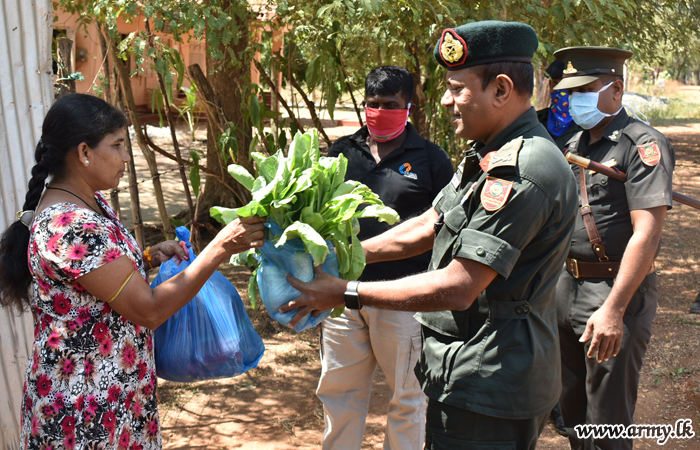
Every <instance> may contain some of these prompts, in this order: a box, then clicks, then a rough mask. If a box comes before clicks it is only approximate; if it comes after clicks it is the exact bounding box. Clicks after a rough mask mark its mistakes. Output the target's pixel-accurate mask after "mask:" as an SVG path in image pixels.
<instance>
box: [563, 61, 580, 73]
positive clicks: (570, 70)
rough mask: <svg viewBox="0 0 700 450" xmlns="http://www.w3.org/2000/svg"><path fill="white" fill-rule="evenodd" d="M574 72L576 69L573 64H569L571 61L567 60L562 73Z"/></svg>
mask: <svg viewBox="0 0 700 450" xmlns="http://www.w3.org/2000/svg"><path fill="white" fill-rule="evenodd" d="M576 72H578V70H576V69H575V68H574V65H573V64H571V61H569V64H568V65H567V66H566V70H565V71H564V73H576Z"/></svg>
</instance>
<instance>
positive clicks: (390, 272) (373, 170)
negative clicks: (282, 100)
mask: <svg viewBox="0 0 700 450" xmlns="http://www.w3.org/2000/svg"><path fill="white" fill-rule="evenodd" d="M406 129H407V130H408V135H407V136H406V140H405V141H404V143H403V145H402V146H401V147H399V148H397V149H395V150H394V151H392V152H391V153H389V154H388V155H386V156H385V157H384V159H382V160H381V161H380V162H379V163H377V162H376V160H375V159H374V156H373V155H372V152H371V150H370V148H369V146H368V145H367V136H368V132H367V126H364V127H362V128H361V129H360V130H358V131H357V132H356V133H355V134H352V135H350V136H343V137H341V138H340V139H338V140H337V141H336V142H335V143H334V144H333V145H332V146H331V148H330V149H329V150H328V156H338V155H339V154H341V153H342V154H343V155H344V156H345V157H346V158H347V159H348V170H347V172H346V174H345V179H346V180H356V181H359V182H361V183H364V184H366V185H367V186H368V187H369V188H370V189H372V191H373V192H374V193H376V194H377V195H378V196H379V198H380V199H382V201H383V202H384V204H385V205H387V206H389V207H391V208H394V209H395V210H396V212H397V213H399V216H400V217H401V220H402V221H405V220H407V219H410V218H412V217H414V216H418V215H420V214H422V213H423V212H425V211H427V210H428V209H429V208H430V207H431V204H432V201H433V199H434V198H435V196H436V195H437V194H438V193H439V192H440V190H441V189H442V188H443V187H444V186H445V185H446V184H447V183H448V182H449V181H450V179H451V178H452V175H453V174H454V169H453V167H452V162H451V161H450V158H449V157H448V156H447V153H445V151H444V150H443V149H442V148H440V146H438V145H436V144H433V143H432V142H430V141H428V140H426V139H424V138H422V137H421V136H420V135H419V134H418V132H417V131H416V129H415V128H414V127H413V125H412V124H410V123H408V124H407V125H406ZM389 228H390V226H389V225H388V224H387V223H385V222H379V221H378V220H377V219H375V218H366V219H360V233H359V234H358V237H359V239H360V240H364V239H369V238H371V237H374V236H377V235H379V234H381V233H383V232H384V231H386V230H388V229H389ZM429 262H430V252H426V253H424V254H422V255H418V256H414V257H411V258H407V259H404V260H398V261H391V262H381V263H375V264H368V265H367V267H366V268H365V270H364V272H363V273H362V276H361V277H360V280H362V281H374V280H394V279H397V278H402V277H404V276H408V275H413V274H416V273H420V272H425V270H426V269H427V268H428V263H429Z"/></svg>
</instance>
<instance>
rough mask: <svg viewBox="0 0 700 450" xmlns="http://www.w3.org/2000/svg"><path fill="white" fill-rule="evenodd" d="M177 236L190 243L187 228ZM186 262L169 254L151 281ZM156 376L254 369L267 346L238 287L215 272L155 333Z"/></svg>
mask: <svg viewBox="0 0 700 450" xmlns="http://www.w3.org/2000/svg"><path fill="white" fill-rule="evenodd" d="M175 234H176V235H177V237H178V239H180V240H181V241H184V242H189V239H190V232H189V231H188V230H187V228H185V227H177V229H176V230H175ZM189 253H190V259H189V261H182V262H180V263H179V264H178V262H179V260H178V259H177V258H175V257H174V258H172V259H170V260H169V261H166V262H164V263H162V264H161V265H160V271H159V273H158V276H156V278H155V279H154V280H153V283H151V288H155V287H156V286H158V285H159V284H161V283H163V282H164V281H166V280H168V279H170V278H172V277H174V276H175V275H177V274H179V273H180V272H182V271H184V270H185V269H186V268H187V267H188V266H189V265H190V264H191V263H192V262H193V261H194V259H195V258H196V256H195V254H194V252H193V251H192V249H191V248H190V249H189ZM154 349H155V359H156V374H157V375H158V376H159V377H161V378H164V379H166V380H170V381H179V382H193V381H200V380H209V379H214V378H226V377H233V376H236V375H240V374H242V373H245V372H246V371H248V370H249V369H251V368H253V367H256V366H257V365H258V362H259V361H260V358H262V355H263V353H264V352H265V346H264V344H263V341H262V339H261V338H260V336H259V335H258V333H257V332H256V331H255V329H254V328H253V324H252V323H251V322H250V318H249V317H248V314H247V313H246V310H245V307H244V306H243V301H242V300H241V297H240V295H238V291H236V288H235V287H234V286H233V284H231V282H230V281H229V280H228V279H226V277H224V276H223V275H222V274H220V273H219V272H214V274H213V275H212V276H211V277H210V278H209V280H207V282H206V283H205V284H204V286H203V287H202V289H201V290H200V291H199V293H197V295H196V296H195V297H194V298H193V299H192V300H191V301H190V302H188V303H187V304H186V305H185V306H183V307H182V308H181V309H180V310H179V311H178V312H176V313H175V314H173V315H172V316H171V317H170V318H169V319H168V320H166V321H165V322H164V323H163V324H162V325H161V326H159V327H158V328H157V329H156V330H155V333H154Z"/></svg>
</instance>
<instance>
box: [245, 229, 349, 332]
mask: <svg viewBox="0 0 700 450" xmlns="http://www.w3.org/2000/svg"><path fill="white" fill-rule="evenodd" d="M267 226H268V227H270V228H271V231H272V232H273V233H274V234H279V233H280V231H279V227H277V225H276V224H274V223H270V222H268V224H267ZM326 244H327V245H328V247H329V248H330V249H331V251H330V253H329V254H328V256H326V260H325V261H324V262H323V264H322V265H321V267H322V268H323V271H324V272H326V273H328V274H331V275H333V276H336V277H337V276H338V275H339V272H338V258H337V257H336V255H335V251H334V250H333V244H331V243H330V241H326ZM258 250H259V251H260V254H261V258H260V259H261V261H260V267H259V268H258V275H257V283H258V291H259V292H260V298H261V299H262V302H263V304H264V305H265V307H266V308H267V311H268V312H269V314H270V317H272V318H273V319H275V320H276V321H278V322H279V323H281V324H282V325H287V324H288V323H289V321H290V320H292V318H293V317H294V316H295V315H296V313H297V311H298V308H297V309H294V310H292V311H287V312H286V313H281V312H280V311H279V308H280V307H281V306H282V305H286V304H287V303H289V302H290V301H291V300H294V299H295V298H297V297H299V296H300V295H301V292H299V291H298V290H297V289H295V288H294V287H292V285H290V284H289V282H288V281H287V278H286V275H287V274H288V273H290V274H292V276H294V277H295V278H298V279H300V280H301V281H305V282H308V281H311V280H313V279H314V264H313V259H312V258H311V255H309V254H308V253H306V250H304V244H303V242H302V241H301V239H298V238H295V239H290V240H288V241H287V242H285V243H284V245H282V246H280V247H278V248H275V244H274V243H273V242H271V241H269V240H268V239H265V243H264V244H263V246H262V247H260V248H259V249H258ZM330 314H331V310H328V311H324V312H322V313H321V314H319V315H318V316H316V317H311V314H307V315H305V316H304V317H303V318H302V319H301V320H300V321H299V322H298V323H297V324H296V326H294V331H297V332H299V331H302V330H305V329H307V328H312V327H315V326H316V325H318V324H319V323H321V322H322V321H323V320H324V319H326V318H327V317H328V316H330Z"/></svg>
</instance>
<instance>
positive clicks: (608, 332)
mask: <svg viewBox="0 0 700 450" xmlns="http://www.w3.org/2000/svg"><path fill="white" fill-rule="evenodd" d="M591 337H592V338H593V339H592V340H591V346H590V348H589V349H588V354H587V356H588V357H589V358H593V357H594V356H596V353H597V354H598V356H597V358H596V360H597V361H598V362H599V363H600V362H603V361H607V360H608V359H610V357H611V356H617V354H618V353H619V351H620V345H621V344H622V316H620V315H619V314H615V313H614V312H613V311H610V310H609V309H607V308H605V306H603V307H601V308H599V309H598V310H597V311H596V312H594V313H593V314H592V315H591V317H590V318H589V319H588V323H587V324H586V331H584V332H583V336H581V339H579V342H586V341H588V340H589V339H591Z"/></svg>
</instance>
